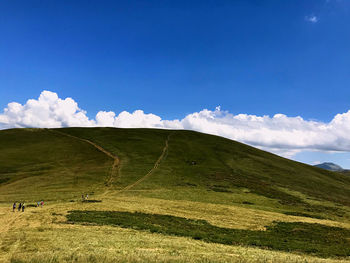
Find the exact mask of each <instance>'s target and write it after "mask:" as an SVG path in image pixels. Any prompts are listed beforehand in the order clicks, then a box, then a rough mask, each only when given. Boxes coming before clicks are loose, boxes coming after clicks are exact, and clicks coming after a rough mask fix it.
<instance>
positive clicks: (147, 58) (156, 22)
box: [0, 0, 350, 168]
mask: <svg viewBox="0 0 350 263" xmlns="http://www.w3.org/2000/svg"><path fill="white" fill-rule="evenodd" d="M349 25H350V2H349V1H345V0H343V1H341V0H328V1H326V0H324V1H321V0H318V1H312V0H309V1H258V0H254V1H203V0H201V1H62V0H61V1H16V0H12V1H2V2H1V3H0V36H1V38H0V39H1V40H0V114H1V112H2V109H5V108H6V107H7V104H8V103H10V102H13V101H15V102H19V103H21V104H25V103H26V101H27V100H28V99H30V98H35V99H36V98H38V96H39V95H40V94H41V92H42V91H43V90H50V91H53V92H56V93H57V94H58V95H59V97H60V98H66V97H72V98H73V99H74V100H75V101H76V102H77V103H79V107H80V108H81V109H84V110H85V111H86V112H87V113H86V115H87V117H88V118H95V115H96V114H97V113H98V112H99V111H101V110H104V111H113V112H116V114H117V115H118V114H119V113H120V112H122V111H128V112H133V111H135V110H139V109H141V110H142V111H144V112H145V113H152V114H154V115H156V116H160V117H161V118H162V119H166V120H173V119H182V118H184V117H185V116H187V115H189V114H192V113H194V112H199V111H201V110H203V109H210V110H212V111H214V110H215V107H216V106H219V105H220V106H221V109H222V110H224V111H227V112H229V113H230V114H233V115H237V114H247V115H257V116H264V115H269V116H274V115H275V114H278V113H282V114H285V115H287V116H290V117H294V116H301V117H302V118H303V119H304V120H308V121H309V120H316V121H318V122H325V123H328V122H330V121H331V120H332V119H333V118H334V116H335V115H336V114H338V113H346V112H347V111H349V109H350V105H349V98H350V88H349V87H350V77H349V76H350V52H349V51H350V27H349ZM234 138H236V137H234ZM243 141H244V140H243ZM244 142H248V141H244ZM252 145H254V146H259V144H254V143H252ZM269 147H270V146H269ZM312 150H313V149H312ZM317 150H319V148H317ZM277 153H278V152H277ZM322 154H326V156H329V158H333V157H334V154H331V153H329V152H326V153H322ZM341 154H342V156H344V154H345V155H347V153H346V151H342V153H341ZM293 156H294V158H295V159H298V158H299V159H298V160H300V161H307V162H309V163H312V162H315V161H317V160H318V159H321V158H320V156H319V155H318V154H314V153H313V151H311V153H309V154H307V152H306V151H303V152H299V153H297V154H296V155H293ZM310 156H311V157H310ZM312 156H313V157H312ZM348 157H349V158H348ZM325 159H327V158H325ZM343 159H344V160H345V161H344V160H343ZM322 160H323V159H322ZM337 160H338V161H340V162H342V163H341V164H342V165H344V166H348V167H349V168H350V156H347V157H346V158H343V157H336V158H335V160H334V161H337Z"/></svg>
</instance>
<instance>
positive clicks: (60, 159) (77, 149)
mask: <svg viewBox="0 0 350 263" xmlns="http://www.w3.org/2000/svg"><path fill="white" fill-rule="evenodd" d="M68 135H71V136H68ZM72 136H74V137H72ZM84 139H86V140H89V141H90V142H92V143H95V144H97V145H99V146H101V147H102V148H103V149H105V150H106V151H108V152H110V153H111V154H113V155H115V156H117V157H118V159H119V160H120V163H119V167H118V171H116V173H115V175H114V177H115V178H113V182H111V187H110V188H112V189H113V190H116V191H117V190H122V189H123V188H125V187H128V186H129V185H132V184H133V183H135V182H137V181H138V180H140V179H141V180H142V178H143V177H144V176H145V175H146V174H147V173H148V171H150V170H151V169H152V167H153V166H154V164H155V162H156V161H157V159H158V158H159V156H160V155H161V153H162V151H163V148H164V147H165V144H166V141H167V143H168V148H167V149H166V152H165V153H164V156H163V159H162V160H161V165H159V167H158V168H157V169H155V170H154V171H153V172H152V175H151V176H150V177H149V178H147V179H145V180H142V181H141V182H139V183H137V184H136V185H133V187H132V188H130V189H128V190H141V189H143V190H149V192H148V194H149V195H151V196H154V195H157V194H156V193H158V195H159V191H154V192H152V190H171V191H173V192H174V193H172V195H175V196H171V198H179V197H180V196H181V198H188V199H193V198H197V196H195V195H194V193H195V192H196V191H202V192H204V193H207V194H208V196H202V198H203V199H204V200H206V199H207V201H208V202H211V200H210V198H211V196H213V192H215V193H224V194H225V193H226V194H227V195H228V196H229V194H230V193H240V192H242V193H246V194H247V196H248V197H250V195H249V193H251V194H254V195H257V196H261V198H262V199H265V198H268V199H272V200H271V201H273V200H275V201H278V202H279V203H280V204H281V205H292V206H295V205H297V206H308V205H307V204H308V203H307V202H306V200H307V199H315V200H318V201H321V200H323V201H330V202H333V203H336V204H343V205H349V204H350V191H349V190H350V178H349V177H348V176H344V175H342V174H339V173H332V172H328V171H324V170H322V169H317V168H314V167H312V166H308V165H305V164H302V163H298V162H294V161H291V160H288V159H284V158H281V157H279V156H276V155H273V154H271V153H268V152H264V151H261V150H258V149H255V148H253V147H250V146H247V145H244V144H241V143H238V142H235V141H231V140H228V139H224V138H221V137H217V136H212V135H207V134H202V133H198V132H193V131H169V130H156V129H113V128H66V129H53V130H49V129H13V130H5V131H1V132H0V143H1V145H2V147H1V150H0V159H1V160H2V163H1V166H0V174H1V177H0V178H1V179H0V180H1V182H2V183H1V188H0V189H1V196H0V198H1V199H0V200H2V201H6V200H9V198H10V200H13V199H14V198H15V195H14V194H16V196H19V197H21V198H22V197H23V198H25V199H33V200H35V198H45V199H49V200H50V199H53V200H56V199H69V198H72V197H77V196H79V194H80V193H81V192H99V191H103V190H104V188H105V186H106V183H107V181H108V180H109V176H110V169H111V163H113V159H112V158H111V157H110V156H108V155H106V154H105V153H103V152H101V151H100V150H99V149H97V148H96V147H94V146H93V145H91V144H89V143H87V142H86V141H83V140H84ZM189 189H191V191H190V192H192V193H186V194H184V192H186V191H187V190H189ZM53 191H54V192H55V195H54V196H52V192H53ZM176 193H179V194H176ZM160 194H161V193H160ZM33 195H34V196H33ZM215 195H216V194H215ZM216 201H218V200H214V202H216ZM221 201H222V202H225V201H226V200H225V198H223V200H221ZM233 201H234V200H233ZM320 209H321V208H320Z"/></svg>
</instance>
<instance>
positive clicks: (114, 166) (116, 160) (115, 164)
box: [47, 129, 120, 187]
mask: <svg viewBox="0 0 350 263" xmlns="http://www.w3.org/2000/svg"><path fill="white" fill-rule="evenodd" d="M47 130H48V131H50V132H53V133H58V134H61V135H64V136H67V137H70V138H73V139H76V140H80V141H83V142H86V143H89V144H90V145H92V146H94V147H95V148H96V149H98V150H99V151H100V152H103V153H104V154H105V155H107V156H109V157H111V158H112V159H113V164H112V169H111V172H110V174H109V178H108V180H107V182H106V186H108V187H109V186H111V185H112V183H113V181H114V178H115V177H116V176H117V174H118V169H119V163H120V160H119V158H118V156H116V155H114V154H112V153H111V152H109V151H107V150H106V149H104V148H103V147H102V146H100V145H98V144H96V143H94V142H92V141H90V140H88V139H84V138H80V137H77V136H74V135H71V134H68V133H65V132H60V131H56V130H52V129H47Z"/></svg>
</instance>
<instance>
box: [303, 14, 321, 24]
mask: <svg viewBox="0 0 350 263" xmlns="http://www.w3.org/2000/svg"><path fill="white" fill-rule="evenodd" d="M305 20H306V21H308V22H310V23H313V24H315V23H317V22H318V21H319V20H320V19H319V18H318V17H317V16H315V15H310V16H305Z"/></svg>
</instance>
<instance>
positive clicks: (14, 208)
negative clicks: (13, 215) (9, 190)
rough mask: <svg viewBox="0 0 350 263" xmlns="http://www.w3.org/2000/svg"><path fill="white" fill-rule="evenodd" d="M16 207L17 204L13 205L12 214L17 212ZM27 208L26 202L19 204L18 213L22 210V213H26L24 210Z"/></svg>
mask: <svg viewBox="0 0 350 263" xmlns="http://www.w3.org/2000/svg"><path fill="white" fill-rule="evenodd" d="M16 206H17V204H16V202H14V203H13V205H12V212H15V210H16ZM25 207H26V205H25V203H24V202H23V203H19V204H18V212H20V211H21V209H22V212H24V208H25Z"/></svg>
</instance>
